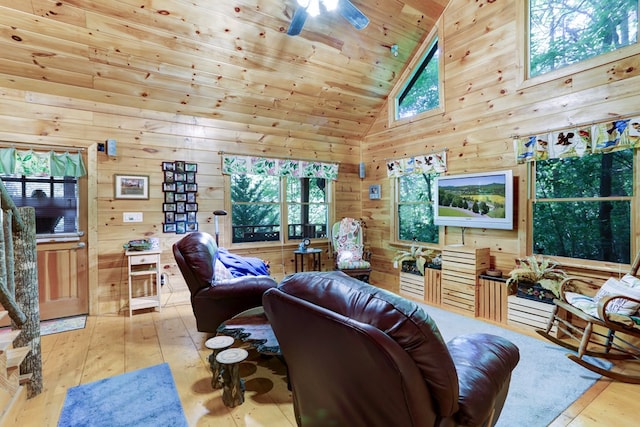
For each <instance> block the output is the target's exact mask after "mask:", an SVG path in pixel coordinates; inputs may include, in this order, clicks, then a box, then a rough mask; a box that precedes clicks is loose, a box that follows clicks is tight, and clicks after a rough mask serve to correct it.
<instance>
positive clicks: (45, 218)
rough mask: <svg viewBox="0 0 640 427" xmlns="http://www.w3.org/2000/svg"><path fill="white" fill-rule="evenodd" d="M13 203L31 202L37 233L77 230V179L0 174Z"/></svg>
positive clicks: (22, 204)
mask: <svg viewBox="0 0 640 427" xmlns="http://www.w3.org/2000/svg"><path fill="white" fill-rule="evenodd" d="M0 178H1V179H2V182H3V183H4V186H5V187H6V189H7V192H8V193H9V195H10V196H11V199H12V200H13V202H14V203H15V204H16V206H32V207H34V208H35V213H36V234H61V233H77V232H78V179H77V178H75V177H68V176H67V177H39V176H21V175H1V176H0Z"/></svg>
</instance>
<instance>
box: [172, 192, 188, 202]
mask: <svg viewBox="0 0 640 427" xmlns="http://www.w3.org/2000/svg"><path fill="white" fill-rule="evenodd" d="M175 201H176V202H186V201H187V193H176V197H175ZM167 203H168V202H167Z"/></svg>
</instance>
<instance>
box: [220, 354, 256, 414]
mask: <svg viewBox="0 0 640 427" xmlns="http://www.w3.org/2000/svg"><path fill="white" fill-rule="evenodd" d="M248 355H249V353H248V352H247V350H245V349H242V348H229V349H227V350H222V351H221V352H220V353H218V355H217V356H216V360H217V361H218V363H219V364H221V365H222V367H223V369H222V402H223V403H224V404H225V405H226V406H228V407H230V408H233V407H235V406H238V405H241V404H242V402H244V384H243V381H242V380H241V379H240V372H239V369H240V362H242V361H243V360H244V359H246V358H247V356H248Z"/></svg>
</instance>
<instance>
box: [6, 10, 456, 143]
mask: <svg viewBox="0 0 640 427" xmlns="http://www.w3.org/2000/svg"><path fill="white" fill-rule="evenodd" d="M353 3H354V4H355V5H356V6H357V7H358V8H360V9H361V10H362V11H363V12H364V13H365V14H366V15H367V16H368V17H369V19H370V21H371V22H370V24H369V26H368V27H367V28H365V29H364V30H361V31H357V30H355V29H354V28H353V27H351V25H350V24H349V23H348V22H347V21H346V20H345V19H344V18H342V17H341V16H340V15H339V14H337V13H335V12H332V13H323V14H321V15H320V16H318V17H315V18H312V17H309V18H308V19H307V22H306V24H305V26H304V28H303V30H302V33H301V34H300V35H299V36H295V37H291V36H288V35H287V34H286V32H287V28H288V26H289V23H290V21H291V17H292V16H293V13H294V11H295V8H296V7H297V3H296V0H109V1H102V0H64V1H50V0H0V30H1V37H0V51H1V52H2V54H1V55H0V86H2V87H8V88H17V89H22V90H33V91H38V92H44V93H51V94H57V95H63V96H68V97H73V98H79V99H84V100H92V101H99V102H107V103H111V104H116V105H124V106H130V107H138V108H143V109H150V110H157V111H162V112H169V113H177V114H185V115H192V116H203V117H209V118H219V119H221V120H225V121H232V122H239V123H248V124H255V125H257V126H269V127H278V128H282V129H293V130H296V131H305V132H309V133H314V134H317V135H321V136H330V137H333V138H345V139H352V138H360V137H361V136H363V135H365V134H366V132H367V130H368V129H369V127H370V125H371V123H372V122H373V120H374V118H375V117H376V115H377V114H378V112H379V110H380V109H381V107H382V106H383V104H384V102H385V100H386V97H387V95H388V94H389V92H390V91H391V89H392V88H393V86H394V84H395V83H396V82H397V79H398V76H399V75H400V74H401V72H402V69H403V67H404V64H405V63H406V62H407V60H408V59H409V58H410V57H411V55H412V54H413V52H414V50H415V49H416V47H417V46H418V45H419V44H420V42H421V41H422V39H423V38H424V37H425V35H426V33H428V32H429V31H430V30H431V29H432V28H433V26H434V23H435V21H436V20H437V19H438V18H439V16H440V15H441V13H442V11H443V8H444V7H445V5H446V3H447V0H404V1H403V0H377V1H364V0H353ZM393 44H397V45H398V46H399V55H398V56H397V57H394V56H393V55H392V54H391V52H390V47H391V45H393Z"/></svg>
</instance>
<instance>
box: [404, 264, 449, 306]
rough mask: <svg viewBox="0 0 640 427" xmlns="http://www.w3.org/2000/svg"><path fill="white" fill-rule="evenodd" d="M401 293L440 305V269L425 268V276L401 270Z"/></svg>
mask: <svg viewBox="0 0 640 427" xmlns="http://www.w3.org/2000/svg"><path fill="white" fill-rule="evenodd" d="M400 294H401V295H404V296H407V297H410V298H414V299H417V300H421V301H425V302H428V303H429V304H432V305H440V300H441V298H440V295H441V292H440V270H437V269H434V268H425V269H424V276H418V275H416V274H411V273H403V272H400Z"/></svg>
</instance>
